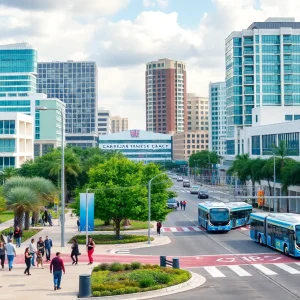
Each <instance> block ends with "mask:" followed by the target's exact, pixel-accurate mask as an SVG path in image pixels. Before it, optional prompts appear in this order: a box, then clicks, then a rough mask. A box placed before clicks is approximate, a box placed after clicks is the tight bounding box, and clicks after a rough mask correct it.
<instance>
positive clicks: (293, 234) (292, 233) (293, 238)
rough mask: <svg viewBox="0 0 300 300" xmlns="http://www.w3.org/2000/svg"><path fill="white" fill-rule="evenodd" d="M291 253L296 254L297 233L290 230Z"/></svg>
mask: <svg viewBox="0 0 300 300" xmlns="http://www.w3.org/2000/svg"><path fill="white" fill-rule="evenodd" d="M289 252H290V254H295V232H294V231H293V230H289Z"/></svg>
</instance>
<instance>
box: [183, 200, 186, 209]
mask: <svg viewBox="0 0 300 300" xmlns="http://www.w3.org/2000/svg"><path fill="white" fill-rule="evenodd" d="M182 206H183V210H185V207H186V201H185V200H183V202H182Z"/></svg>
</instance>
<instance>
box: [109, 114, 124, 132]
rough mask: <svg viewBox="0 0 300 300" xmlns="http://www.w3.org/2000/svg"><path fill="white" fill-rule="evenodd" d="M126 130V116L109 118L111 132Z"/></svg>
mask: <svg viewBox="0 0 300 300" xmlns="http://www.w3.org/2000/svg"><path fill="white" fill-rule="evenodd" d="M126 130H128V118H121V117H119V116H116V117H112V118H111V133H116V132H121V131H126Z"/></svg>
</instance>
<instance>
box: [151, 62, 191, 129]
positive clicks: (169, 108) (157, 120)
mask: <svg viewBox="0 0 300 300" xmlns="http://www.w3.org/2000/svg"><path fill="white" fill-rule="evenodd" d="M186 104H187V103H186V65H185V63H183V62H180V61H174V60H169V59H160V60H158V61H152V62H149V63H147V65H146V128H147V131H153V132H159V133H170V132H184V130H185V127H186V124H185V114H186V106H187V105H186Z"/></svg>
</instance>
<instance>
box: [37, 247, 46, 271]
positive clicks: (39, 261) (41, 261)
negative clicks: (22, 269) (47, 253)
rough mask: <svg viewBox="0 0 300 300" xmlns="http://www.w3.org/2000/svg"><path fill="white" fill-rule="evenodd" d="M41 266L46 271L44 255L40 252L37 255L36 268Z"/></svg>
mask: <svg viewBox="0 0 300 300" xmlns="http://www.w3.org/2000/svg"><path fill="white" fill-rule="evenodd" d="M39 265H40V266H41V268H42V269H44V266H43V255H42V252H41V251H39V250H38V252H37V254H36V267H37V268H38V267H39Z"/></svg>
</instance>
